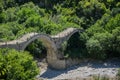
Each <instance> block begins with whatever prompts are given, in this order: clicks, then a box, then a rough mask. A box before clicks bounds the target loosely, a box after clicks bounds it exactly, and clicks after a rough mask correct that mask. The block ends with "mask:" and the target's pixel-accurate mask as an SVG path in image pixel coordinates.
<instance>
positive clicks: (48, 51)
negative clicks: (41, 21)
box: [21, 34, 57, 68]
mask: <svg viewBox="0 0 120 80" xmlns="http://www.w3.org/2000/svg"><path fill="white" fill-rule="evenodd" d="M39 41H40V42H39ZM41 42H42V43H41ZM35 43H36V44H35ZM32 44H34V45H38V46H37V47H35V48H33V49H35V50H36V49H37V48H39V46H40V48H39V49H38V52H39V51H40V55H41V54H42V56H38V54H37V55H36V56H37V57H38V58H40V57H42V58H44V57H45V58H46V61H47V64H48V65H49V66H50V67H52V68H56V64H57V63H55V61H57V48H56V45H55V44H54V42H53V41H52V39H51V38H50V37H49V36H48V35H44V34H34V36H31V37H30V38H28V39H27V40H26V41H25V42H23V43H22V47H21V50H31V48H29V47H30V46H31V45H32ZM32 46H33V45H32ZM35 50H31V51H32V52H33V53H34V54H33V55H35V54H36V53H35V52H34V51H35ZM41 52H43V53H41Z"/></svg>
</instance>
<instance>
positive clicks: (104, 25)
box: [0, 0, 120, 59]
mask: <svg viewBox="0 0 120 80" xmlns="http://www.w3.org/2000/svg"><path fill="white" fill-rule="evenodd" d="M69 27H76V28H79V29H84V31H85V32H83V33H81V34H80V35H79V36H76V37H78V38H76V37H72V38H71V39H70V40H69V41H68V42H66V47H64V52H65V56H66V55H68V56H69V57H81V56H84V57H86V56H87V57H90V58H96V59H105V58H107V57H116V56H120V1H119V0H0V41H6V40H13V39H16V38H18V37H20V36H21V35H23V34H25V33H28V32H38V33H46V34H51V35H53V34H56V33H58V32H60V31H62V30H64V29H66V28H69ZM74 42H75V43H74ZM31 45H32V44H31ZM37 46H38V45H37ZM32 47H36V44H34V45H32ZM30 49H31V46H30V47H29V50H30ZM33 49H34V48H33ZM40 49H41V48H39V49H38V50H40ZM65 49H66V50H65ZM31 52H32V51H31Z"/></svg>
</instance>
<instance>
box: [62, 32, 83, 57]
mask: <svg viewBox="0 0 120 80" xmlns="http://www.w3.org/2000/svg"><path fill="white" fill-rule="evenodd" d="M63 44H65V46H64V47H63V50H64V57H65V58H81V57H82V55H81V49H80V47H81V43H80V33H79V32H76V33H74V34H73V35H72V36H70V38H69V39H68V40H67V41H66V42H64V43H63Z"/></svg>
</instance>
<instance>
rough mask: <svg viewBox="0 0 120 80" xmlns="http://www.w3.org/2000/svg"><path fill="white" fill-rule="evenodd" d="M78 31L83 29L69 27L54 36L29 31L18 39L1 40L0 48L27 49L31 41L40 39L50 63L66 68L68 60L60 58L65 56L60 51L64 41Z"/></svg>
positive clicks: (53, 66)
mask: <svg viewBox="0 0 120 80" xmlns="http://www.w3.org/2000/svg"><path fill="white" fill-rule="evenodd" d="M77 32H81V30H80V29H77V28H68V29H66V30H64V31H63V32H60V33H59V34H57V35H54V36H50V35H47V34H40V33H28V34H26V35H23V36H22V37H21V38H19V39H17V40H13V41H8V42H0V48H14V49H16V50H25V49H26V47H27V46H28V45H29V44H30V43H31V42H33V41H34V40H36V39H40V40H41V41H42V42H43V44H44V46H45V47H46V49H47V62H48V65H49V66H50V67H52V68H55V69H64V68H66V67H67V66H66V61H65V60H64V59H60V58H61V57H63V54H62V52H61V51H60V48H61V47H62V46H61V44H62V43H63V42H64V41H67V40H69V38H70V37H71V36H72V35H74V34H75V33H77Z"/></svg>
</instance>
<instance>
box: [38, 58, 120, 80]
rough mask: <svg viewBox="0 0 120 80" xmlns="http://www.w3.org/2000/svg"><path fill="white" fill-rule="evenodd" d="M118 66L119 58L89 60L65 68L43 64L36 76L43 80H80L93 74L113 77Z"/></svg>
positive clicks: (119, 64) (119, 66) (119, 65)
mask: <svg viewBox="0 0 120 80" xmlns="http://www.w3.org/2000/svg"><path fill="white" fill-rule="evenodd" d="M118 68H120V60H118V59H110V60H106V61H105V62H100V61H89V62H86V63H81V64H79V65H75V66H71V67H69V68H67V69H65V70H53V69H50V68H47V66H44V67H42V68H41V73H40V74H39V75H38V76H37V78H38V79H41V78H42V79H45V80H46V79H47V80H58V79H59V80H60V79H72V80H76V79H77V80H81V79H84V78H89V77H91V76H93V75H96V76H98V75H99V76H105V77H109V78H113V77H115V76H116V74H117V72H118Z"/></svg>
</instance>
